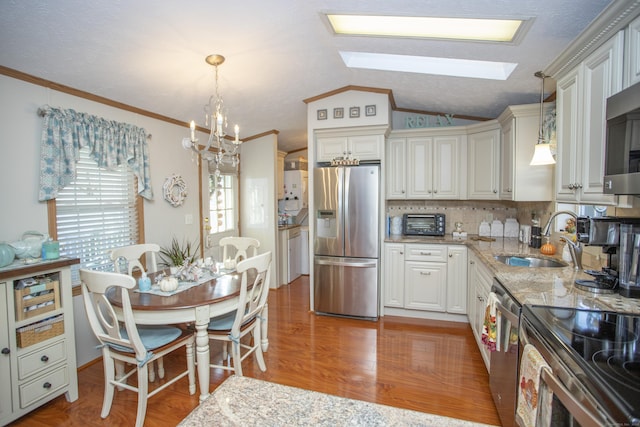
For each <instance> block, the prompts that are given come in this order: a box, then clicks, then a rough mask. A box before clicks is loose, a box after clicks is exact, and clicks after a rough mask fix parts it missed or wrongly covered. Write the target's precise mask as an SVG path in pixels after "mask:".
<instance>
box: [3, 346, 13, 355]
mask: <svg viewBox="0 0 640 427" xmlns="http://www.w3.org/2000/svg"><path fill="white" fill-rule="evenodd" d="M9 353H11V350H9V349H8V348H7V347H5V348H3V349H2V354H9Z"/></svg>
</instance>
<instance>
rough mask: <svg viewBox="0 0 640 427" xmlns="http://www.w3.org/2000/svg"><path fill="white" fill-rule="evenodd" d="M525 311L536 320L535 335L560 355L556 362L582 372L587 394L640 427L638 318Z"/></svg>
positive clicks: (579, 311) (540, 308) (590, 312)
mask: <svg viewBox="0 0 640 427" xmlns="http://www.w3.org/2000/svg"><path fill="white" fill-rule="evenodd" d="M525 310H526V311H527V312H531V313H533V314H534V316H535V318H537V320H538V322H536V323H538V325H537V329H538V331H539V332H540V333H542V334H543V336H544V337H545V339H546V340H548V342H549V343H550V344H551V345H552V347H553V348H554V350H555V351H556V352H559V353H563V354H561V355H560V357H565V358H566V357H569V358H571V359H572V361H574V362H575V363H576V364H577V365H578V366H580V367H581V368H582V370H583V372H584V374H585V377H586V378H588V379H589V380H588V382H589V387H590V388H594V387H595V388H597V389H598V390H597V391H598V394H599V395H601V396H607V400H608V401H610V402H612V404H614V405H615V406H616V407H617V410H618V411H620V412H622V413H624V414H625V416H626V417H628V419H629V421H630V423H631V424H630V425H636V423H640V316H638V315H633V314H623V313H615V312H608V311H594V310H583V309H573V308H554V307H544V306H532V307H531V306H530V307H526V309H525ZM528 318H529V317H528ZM578 379H580V376H579V377H578Z"/></svg>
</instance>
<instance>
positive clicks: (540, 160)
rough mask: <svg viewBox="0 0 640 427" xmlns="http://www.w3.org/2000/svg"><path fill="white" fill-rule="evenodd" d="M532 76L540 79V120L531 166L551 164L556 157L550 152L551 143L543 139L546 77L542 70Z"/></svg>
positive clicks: (554, 161)
mask: <svg viewBox="0 0 640 427" xmlns="http://www.w3.org/2000/svg"><path fill="white" fill-rule="evenodd" d="M534 76H536V77H538V78H540V79H541V81H542V83H541V84H540V120H539V122H538V123H539V126H538V143H537V144H536V147H535V151H534V152H533V158H532V159H531V163H529V164H530V165H531V166H541V165H553V164H555V163H556V159H554V158H553V154H552V153H551V144H549V142H548V141H545V139H544V130H543V123H542V119H543V114H544V79H545V78H546V77H547V76H546V75H545V74H544V73H543V72H542V71H537V72H536V73H534Z"/></svg>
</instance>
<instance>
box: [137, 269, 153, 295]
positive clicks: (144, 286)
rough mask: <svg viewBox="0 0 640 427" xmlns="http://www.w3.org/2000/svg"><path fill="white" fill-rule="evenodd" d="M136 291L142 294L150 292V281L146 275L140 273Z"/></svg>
mask: <svg viewBox="0 0 640 427" xmlns="http://www.w3.org/2000/svg"><path fill="white" fill-rule="evenodd" d="M138 289H140V290H141V291H143V292H146V291H149V290H151V279H149V277H147V273H145V272H144V271H143V272H142V276H141V277H140V278H139V279H138Z"/></svg>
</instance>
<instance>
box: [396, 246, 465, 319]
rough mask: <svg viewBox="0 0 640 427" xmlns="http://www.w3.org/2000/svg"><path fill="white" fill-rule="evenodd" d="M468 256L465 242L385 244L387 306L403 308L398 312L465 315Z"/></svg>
mask: <svg viewBox="0 0 640 427" xmlns="http://www.w3.org/2000/svg"><path fill="white" fill-rule="evenodd" d="M466 256H467V248H466V247H465V246H462V245H451V246H447V245H427V244H414V243H410V244H401V243H386V244H385V248H384V305H385V307H387V308H388V309H389V308H390V309H402V310H398V311H396V312H394V313H393V314H397V315H409V316H411V315H413V314H412V313H415V312H416V311H420V312H432V313H450V314H454V315H456V314H466V306H467V303H466V298H467V293H466V289H467V270H466ZM387 311H389V310H387ZM443 319H449V318H443Z"/></svg>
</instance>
